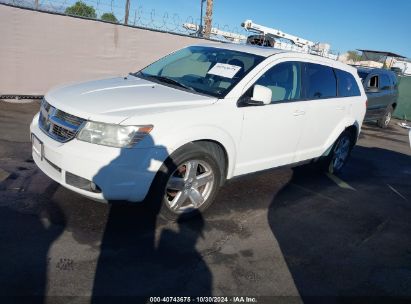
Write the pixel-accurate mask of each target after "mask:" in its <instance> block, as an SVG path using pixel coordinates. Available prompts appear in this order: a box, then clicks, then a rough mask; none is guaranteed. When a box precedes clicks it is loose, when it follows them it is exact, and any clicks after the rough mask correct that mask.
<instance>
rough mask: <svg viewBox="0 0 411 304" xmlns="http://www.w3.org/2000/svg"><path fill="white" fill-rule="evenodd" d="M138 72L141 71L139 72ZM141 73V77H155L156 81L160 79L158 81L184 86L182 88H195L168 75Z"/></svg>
mask: <svg viewBox="0 0 411 304" xmlns="http://www.w3.org/2000/svg"><path fill="white" fill-rule="evenodd" d="M140 73H141V72H140ZM141 74H142V76H143V77H147V78H154V79H156V80H158V81H160V82H165V83H169V84H173V85H176V86H179V87H181V88H184V89H187V90H190V91H193V92H196V90H195V89H194V88H192V87H189V86H187V85H185V84H183V83H181V82H178V81H177V80H174V79H172V78H168V77H165V76H159V75H145V74H143V73H141Z"/></svg>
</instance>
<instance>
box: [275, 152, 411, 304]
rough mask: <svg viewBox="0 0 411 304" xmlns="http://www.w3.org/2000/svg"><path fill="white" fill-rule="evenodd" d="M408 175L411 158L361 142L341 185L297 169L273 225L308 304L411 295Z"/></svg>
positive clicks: (277, 198)
mask: <svg viewBox="0 0 411 304" xmlns="http://www.w3.org/2000/svg"><path fill="white" fill-rule="evenodd" d="M410 172H411V156H410V155H405V154H402V153H398V152H394V151H389V150H385V149H381V148H366V147H361V146H357V147H355V148H354V149H353V153H352V156H351V158H350V160H349V162H348V163H347V165H346V167H345V168H344V169H343V172H342V173H341V174H340V175H339V177H340V179H341V181H340V182H335V181H333V180H332V179H331V178H329V177H328V176H327V175H325V174H322V173H319V172H318V171H317V172H316V171H314V172H313V171H311V170H310V168H307V167H306V168H301V167H300V168H298V169H294V175H293V177H292V179H291V181H290V182H289V183H288V184H287V185H286V186H285V187H284V188H283V189H282V190H281V191H279V193H278V194H277V195H276V196H275V198H274V199H273V200H272V203H271V206H270V208H269V213H268V222H269V225H270V228H271V230H272V233H273V235H274V237H275V238H276V239H277V241H278V244H279V246H280V248H281V251H282V253H283V255H284V258H285V261H286V263H287V266H288V268H289V270H290V273H291V274H292V276H293V279H294V282H295V285H296V287H297V289H298V291H299V293H300V295H301V297H302V299H303V301H304V302H305V303H306V302H307V303H334V302H340V301H343V300H344V299H339V298H337V297H353V296H354V297H359V296H389V297H393V296H409V294H410V289H409V286H410V285H407V284H409V283H411V280H410V271H409V268H407V267H408V266H407V265H409V248H411V237H410V235H411V234H410V231H411V224H410V221H409V219H410V218H411V206H410V201H411V187H410V185H411V183H410V179H409V177H410ZM405 269H407V271H404V270H405ZM405 282H407V283H405ZM407 286H408V287H407ZM352 299H353V300H356V299H355V298H352ZM358 300H361V299H358ZM387 300H388V298H387ZM388 301H390V300H388Z"/></svg>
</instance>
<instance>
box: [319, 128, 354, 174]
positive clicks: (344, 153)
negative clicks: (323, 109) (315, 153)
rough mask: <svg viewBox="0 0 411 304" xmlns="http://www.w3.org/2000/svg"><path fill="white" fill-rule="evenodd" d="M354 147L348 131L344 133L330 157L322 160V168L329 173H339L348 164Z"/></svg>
mask: <svg viewBox="0 0 411 304" xmlns="http://www.w3.org/2000/svg"><path fill="white" fill-rule="evenodd" d="M352 147H353V139H352V136H351V134H350V132H348V131H344V132H343V133H342V134H341V135H340V137H338V139H337V140H336V141H335V143H334V145H333V147H332V148H331V151H330V153H329V155H328V156H326V157H325V158H324V159H323V160H322V167H323V168H324V169H325V171H326V172H328V173H332V174H334V173H338V172H340V171H341V169H342V168H343V167H344V165H345V164H346V162H347V160H348V158H349V156H350V154H351V150H352Z"/></svg>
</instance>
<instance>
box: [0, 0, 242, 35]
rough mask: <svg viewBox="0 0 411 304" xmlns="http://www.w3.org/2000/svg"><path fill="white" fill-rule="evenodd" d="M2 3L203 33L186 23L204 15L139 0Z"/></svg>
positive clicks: (235, 28)
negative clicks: (161, 8)
mask: <svg viewBox="0 0 411 304" xmlns="http://www.w3.org/2000/svg"><path fill="white" fill-rule="evenodd" d="M0 4H7V5H12V6H16V7H22V8H28V9H32V10H38V11H43V12H51V13H56V14H61V15H68V16H77V17H82V18H86V19H92V20H101V21H105V22H112V23H117V24H125V25H128V26H132V27H140V28H146V29H151V30H156V31H163V32H169V33H175V34H180V35H189V36H199V32H198V31H196V30H194V29H193V27H194V26H191V29H189V28H188V27H187V26H186V27H185V26H184V24H191V25H195V26H197V25H199V24H200V14H198V16H197V17H195V16H194V15H192V16H181V15H180V14H178V13H173V12H167V11H158V10H155V9H149V8H145V7H143V6H141V5H139V1H138V0H128V1H127V0H120V1H118V0H117V1H114V0H81V1H76V0H0ZM212 27H213V28H214V29H217V30H220V31H224V32H229V33H233V34H236V35H244V36H247V32H246V31H245V30H244V29H243V28H242V27H241V26H229V25H220V24H213V26H212ZM210 38H211V39H212V40H218V41H227V39H226V38H224V37H223V36H221V35H212V36H211V37H210ZM244 41H245V39H244Z"/></svg>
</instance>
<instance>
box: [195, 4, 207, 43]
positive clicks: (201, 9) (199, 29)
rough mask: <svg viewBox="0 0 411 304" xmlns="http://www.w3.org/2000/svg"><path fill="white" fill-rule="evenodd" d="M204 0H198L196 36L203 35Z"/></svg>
mask: <svg viewBox="0 0 411 304" xmlns="http://www.w3.org/2000/svg"><path fill="white" fill-rule="evenodd" d="M205 1H206V0H200V26H199V27H198V31H197V36H198V37H203V4H204V2H205Z"/></svg>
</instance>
